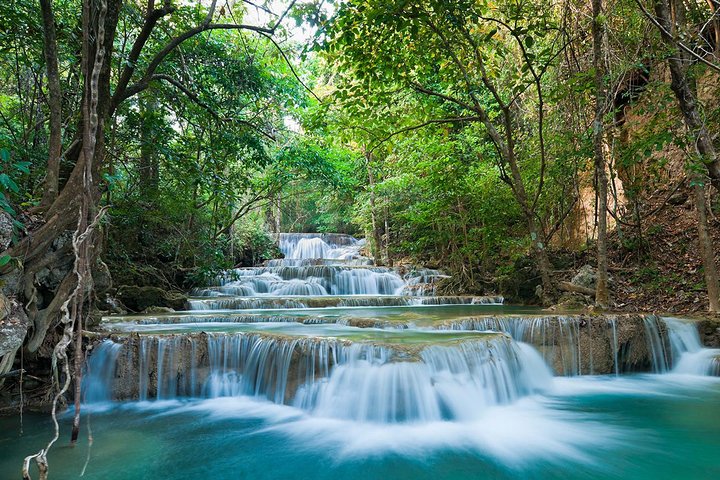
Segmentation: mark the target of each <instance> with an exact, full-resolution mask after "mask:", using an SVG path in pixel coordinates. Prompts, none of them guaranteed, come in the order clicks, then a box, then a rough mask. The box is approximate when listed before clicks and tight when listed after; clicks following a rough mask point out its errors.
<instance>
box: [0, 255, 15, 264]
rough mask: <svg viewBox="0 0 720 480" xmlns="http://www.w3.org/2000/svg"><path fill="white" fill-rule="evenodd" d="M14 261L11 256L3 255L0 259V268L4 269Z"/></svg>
mask: <svg viewBox="0 0 720 480" xmlns="http://www.w3.org/2000/svg"><path fill="white" fill-rule="evenodd" d="M10 260H12V257H11V256H10V255H3V256H1V257H0V267H4V266H5V265H7V264H8V262H10Z"/></svg>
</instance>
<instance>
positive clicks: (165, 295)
mask: <svg viewBox="0 0 720 480" xmlns="http://www.w3.org/2000/svg"><path fill="white" fill-rule="evenodd" d="M117 297H118V299H119V300H120V301H121V302H122V303H123V304H124V305H125V306H126V307H127V308H128V309H130V310H132V311H134V312H142V311H143V310H145V309H146V308H149V307H167V308H172V309H173V310H184V309H185V305H186V304H187V296H186V295H184V294H182V293H179V292H168V291H166V290H163V289H162V288H158V287H138V286H134V285H123V286H121V287H120V288H118V293H117Z"/></svg>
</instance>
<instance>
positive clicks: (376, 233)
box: [365, 152, 382, 265]
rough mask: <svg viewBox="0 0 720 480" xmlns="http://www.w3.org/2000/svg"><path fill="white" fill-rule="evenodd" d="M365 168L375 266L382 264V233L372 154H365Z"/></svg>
mask: <svg viewBox="0 0 720 480" xmlns="http://www.w3.org/2000/svg"><path fill="white" fill-rule="evenodd" d="M365 168H366V169H367V176H368V186H369V187H370V221H371V223H372V236H373V241H372V254H373V258H374V259H375V264H376V265H380V264H381V263H382V255H381V254H380V246H381V245H382V233H381V232H380V226H379V225H378V220H377V206H376V201H375V200H376V199H375V173H374V172H373V169H372V153H369V152H366V153H365Z"/></svg>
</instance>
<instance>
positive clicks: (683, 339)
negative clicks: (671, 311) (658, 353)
mask: <svg viewBox="0 0 720 480" xmlns="http://www.w3.org/2000/svg"><path fill="white" fill-rule="evenodd" d="M664 320H665V324H666V325H667V327H668V339H669V343H670V358H671V359H672V365H673V368H672V371H673V373H683V374H690V375H711V376H716V377H717V376H720V349H718V348H703V346H702V343H700V335H698V331H697V327H696V326H695V325H693V324H692V323H690V322H686V321H682V320H679V319H677V318H665V319H664Z"/></svg>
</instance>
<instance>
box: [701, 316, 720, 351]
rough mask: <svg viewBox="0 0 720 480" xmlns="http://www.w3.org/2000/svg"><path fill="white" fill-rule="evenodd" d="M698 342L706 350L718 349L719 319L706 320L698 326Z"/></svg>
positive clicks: (719, 338) (719, 343)
mask: <svg viewBox="0 0 720 480" xmlns="http://www.w3.org/2000/svg"><path fill="white" fill-rule="evenodd" d="M698 333H699V334H700V341H701V342H702V344H703V345H705V346H706V347H708V348H720V318H714V319H713V318H706V319H703V320H700V322H699V324H698Z"/></svg>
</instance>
